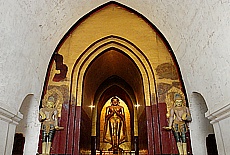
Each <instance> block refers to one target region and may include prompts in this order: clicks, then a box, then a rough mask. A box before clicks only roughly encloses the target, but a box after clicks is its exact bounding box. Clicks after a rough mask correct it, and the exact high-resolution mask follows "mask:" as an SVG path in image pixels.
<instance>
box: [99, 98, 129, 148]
mask: <svg viewBox="0 0 230 155" xmlns="http://www.w3.org/2000/svg"><path fill="white" fill-rule="evenodd" d="M119 103H120V102H119V99H118V98H117V97H113V98H112V99H111V106H108V107H107V108H106V114H105V128H104V135H103V141H104V142H107V143H110V144H111V145H112V147H111V148H110V149H109V151H120V150H122V149H121V148H120V147H119V145H120V144H122V143H124V142H125V141H127V132H126V124H125V113H124V108H123V107H122V106H120V105H119Z"/></svg>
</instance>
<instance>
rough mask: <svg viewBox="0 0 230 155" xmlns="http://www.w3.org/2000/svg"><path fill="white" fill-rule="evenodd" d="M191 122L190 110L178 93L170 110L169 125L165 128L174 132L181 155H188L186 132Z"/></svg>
mask: <svg viewBox="0 0 230 155" xmlns="http://www.w3.org/2000/svg"><path fill="white" fill-rule="evenodd" d="M189 121H191V115H190V111H189V108H188V107H186V106H185V103H184V99H183V98H182V96H181V95H180V94H178V93H175V94H174V106H173V107H172V108H171V109H170V116H169V124H168V126H167V127H164V128H165V129H167V130H172V131H173V134H174V137H175V140H176V142H177V148H178V151H179V154H180V155H187V143H186V135H185V134H186V132H187V130H188V129H187V124H186V123H187V122H189Z"/></svg>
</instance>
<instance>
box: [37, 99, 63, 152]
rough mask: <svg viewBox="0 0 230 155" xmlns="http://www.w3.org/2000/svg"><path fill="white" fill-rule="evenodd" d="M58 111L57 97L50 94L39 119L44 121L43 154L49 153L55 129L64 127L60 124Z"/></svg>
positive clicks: (42, 127) (42, 128)
mask: <svg viewBox="0 0 230 155" xmlns="http://www.w3.org/2000/svg"><path fill="white" fill-rule="evenodd" d="M57 114H58V111H57V109H56V107H55V99H54V97H53V96H49V97H48V99H47V101H45V102H44V103H43V107H42V108H41V109H40V111H39V121H40V122H41V123H42V126H41V130H42V155H49V154H50V148H51V144H52V140H53V137H54V134H55V130H60V129H63V127H59V126H58V115H57Z"/></svg>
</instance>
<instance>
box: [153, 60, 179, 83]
mask: <svg viewBox="0 0 230 155" xmlns="http://www.w3.org/2000/svg"><path fill="white" fill-rule="evenodd" d="M156 73H157V75H158V76H159V79H163V78H165V79H171V80H177V79H178V74H177V70H176V67H175V66H174V65H173V64H171V63H163V64H160V65H158V66H157V68H156Z"/></svg>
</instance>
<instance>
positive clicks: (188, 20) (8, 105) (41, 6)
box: [0, 0, 230, 154]
mask: <svg viewBox="0 0 230 155" xmlns="http://www.w3.org/2000/svg"><path fill="white" fill-rule="evenodd" d="M105 2H107V1H106V0H87V1H86V0H56V1H46V0H39V1H36V0H31V1H28V0H20V1H15V0H8V1H1V2H0V7H1V9H0V19H1V20H0V25H1V26H0V32H1V35H0V73H1V76H0V93H1V95H0V108H1V109H3V112H2V113H0V116H1V117H0V119H1V120H0V122H1V126H2V128H3V129H2V130H1V133H0V139H6V138H8V139H12V136H13V133H12V134H10V135H8V136H7V137H5V135H6V134H7V131H9V130H8V127H9V121H8V122H7V121H6V119H3V118H4V117H11V116H15V117H17V118H20V116H19V115H20V114H19V113H18V111H19V108H20V107H21V104H22V102H23V100H24V98H25V97H26V96H27V95H28V94H33V95H34V98H35V100H34V102H35V101H37V100H39V98H40V95H41V91H42V87H43V82H44V79H45V74H46V69H47V66H48V63H49V60H50V57H51V55H52V53H53V51H54V49H55V47H56V46H57V44H58V43H59V41H60V40H61V39H62V37H63V36H64V34H65V33H66V32H67V31H68V29H69V28H70V27H71V26H72V25H73V24H74V23H75V22H76V21H77V20H79V19H80V18H81V17H82V16H84V15H85V14H86V13H88V12H89V11H91V10H92V9H94V8H96V7H97V6H99V5H101V4H103V3H105ZM118 2H120V3H122V4H125V5H127V6H129V7H131V8H133V9H134V10H136V11H138V12H139V13H141V14H143V15H144V16H145V17H146V18H148V19H149V20H150V21H151V22H152V23H153V24H154V25H156V27H158V28H159V30H160V31H161V32H162V33H163V35H164V36H165V37H166V39H167V40H168V42H169V43H170V45H171V47H172V49H173V50H174V53H175V56H176V58H177V61H178V63H179V66H180V69H181V72H182V76H183V80H184V82H185V86H186V90H187V93H188V97H189V98H190V96H191V94H192V92H199V93H200V94H202V96H203V98H204V99H205V101H206V103H207V107H208V110H209V111H208V112H207V114H206V116H207V117H208V118H210V119H211V120H214V119H215V121H214V122H213V124H214V126H218V128H217V127H214V129H215V133H216V136H217V137H218V138H217V143H218V149H220V150H219V152H221V153H220V154H226V153H228V150H226V148H230V143H226V141H227V140H226V138H225V139H224V140H223V138H221V134H222V132H218V131H223V132H224V131H225V130H226V129H229V128H230V123H225V122H226V121H228V120H229V115H227V114H229V108H228V105H229V99H230V95H229V94H230V82H229V80H228V77H230V72H229V70H230V65H229V63H230V52H229V51H230V44H229V39H228V38H229V36H230V29H229V27H230V23H229V22H230V19H229V18H230V16H229V15H230V2H229V0H208V1H203V0H196V1H183V2H182V1H180V0H174V1H172V0H142V1H140V0H132V1H130V0H120V1H118ZM226 113H227V114H226ZM9 114H10V115H9ZM11 114H12V115H11ZM223 115H224V116H223ZM219 117H220V118H221V119H216V118H219ZM14 128H15V127H12V128H11V129H13V130H14ZM4 131H5V132H4ZM226 133H227V132H226ZM226 133H224V134H226ZM194 134H195V133H194ZM6 141H7V140H6ZM6 141H1V142H0V146H6V143H7V142H6ZM8 141H10V140H8ZM33 143H34V145H35V146H36V145H37V143H36V142H33ZM5 148H7V147H5ZM3 150H4V151H5V150H6V151H5V152H4V151H3V152H1V151H2V149H1V151H0V154H6V152H7V151H8V152H9V151H10V147H9V148H7V149H3ZM229 152H230V150H229Z"/></svg>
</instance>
